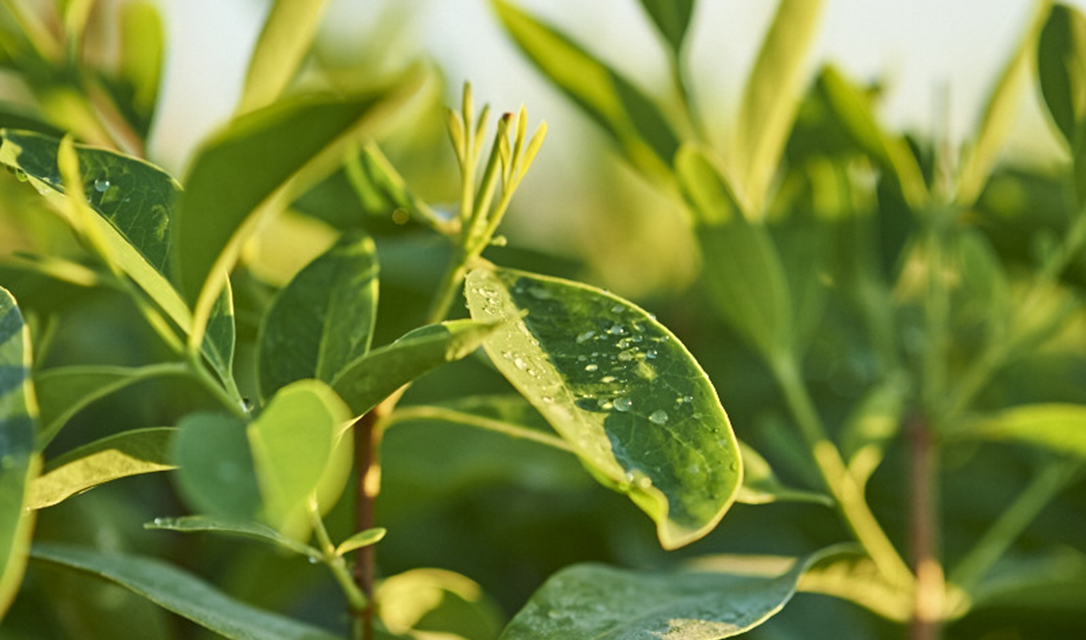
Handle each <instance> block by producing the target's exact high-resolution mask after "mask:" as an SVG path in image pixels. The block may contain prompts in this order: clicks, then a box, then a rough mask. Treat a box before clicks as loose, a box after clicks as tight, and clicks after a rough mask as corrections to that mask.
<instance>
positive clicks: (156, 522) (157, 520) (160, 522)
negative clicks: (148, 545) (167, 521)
mask: <svg viewBox="0 0 1086 640" xmlns="http://www.w3.org/2000/svg"><path fill="white" fill-rule="evenodd" d="M154 522H155V526H156V527H157V526H160V525H161V524H162V518H155V520H154Z"/></svg>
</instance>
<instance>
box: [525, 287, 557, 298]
mask: <svg viewBox="0 0 1086 640" xmlns="http://www.w3.org/2000/svg"><path fill="white" fill-rule="evenodd" d="M528 294H529V295H531V296H532V297H533V298H535V299H536V300H550V299H551V298H553V297H554V292H552V291H551V290H550V289H547V288H545V287H530V288H529V289H528Z"/></svg>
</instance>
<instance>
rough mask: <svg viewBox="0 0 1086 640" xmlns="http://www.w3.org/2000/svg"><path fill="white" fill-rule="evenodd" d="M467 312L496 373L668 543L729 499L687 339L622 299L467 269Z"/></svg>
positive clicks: (722, 457) (727, 458) (725, 442)
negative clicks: (490, 327)
mask: <svg viewBox="0 0 1086 640" xmlns="http://www.w3.org/2000/svg"><path fill="white" fill-rule="evenodd" d="M465 290H466V292H467V297H468V306H469V308H470V309H471V313H472V316H473V317H475V318H476V319H478V320H482V321H488V322H500V323H501V326H500V327H499V329H498V330H497V331H495V332H494V334H493V335H491V336H490V337H488V338H487V339H486V341H485V343H484V346H485V348H486V351H487V354H488V355H489V356H490V359H491V360H492V361H493V362H494V364H495V366H497V368H498V370H499V371H501V372H502V374H503V375H504V376H505V377H506V378H507V379H508V380H509V381H510V382H511V383H512V384H513V386H514V387H516V388H517V390H518V391H519V392H520V393H521V395H523V396H524V397H525V398H527V399H528V401H529V402H531V403H532V405H533V406H534V407H535V408H536V410H537V411H539V412H540V413H541V414H542V415H543V416H544V417H545V418H546V419H547V421H548V422H550V423H551V426H553V427H554V429H555V431H557V432H558V433H559V435H561V436H562V438H563V439H565V440H566V442H567V443H568V444H569V445H570V446H571V447H572V449H573V451H574V452H575V453H576V454H577V456H578V457H580V458H581V460H582V461H583V463H584V464H585V466H586V467H587V468H588V469H589V470H590V471H591V472H592V473H593V474H594V475H595V476H596V477H597V478H598V479H599V480H600V481H601V482H602V483H603V484H604V485H606V486H608V487H610V488H613V489H615V490H617V491H619V492H622V493H625V494H626V495H628V496H629V497H630V499H631V500H633V501H634V503H635V504H637V505H638V506H639V507H640V508H641V509H642V510H643V511H645V512H646V513H647V514H648V515H649V517H651V518H652V519H653V521H654V522H655V523H656V526H657V535H658V537H659V539H660V543H661V544H662V545H663V546H664V547H665V548H667V549H673V548H676V547H680V546H683V545H685V544H688V543H690V542H693V541H694V540H697V539H698V538H700V537H702V536H704V535H705V534H706V533H708V532H709V531H710V530H712V528H713V527H714V526H716V524H717V523H718V522H719V521H720V519H721V518H722V517H723V516H724V512H725V511H727V509H728V508H729V507H730V506H731V504H732V502H733V501H734V500H735V494H736V492H737V491H738V489H739V485H740V481H741V478H742V468H741V460H740V457H739V449H738V445H737V444H736V440H735V435H734V434H733V433H732V430H731V424H730V423H729V422H728V416H727V415H726V414H725V413H724V409H723V407H721V406H720V400H718V399H717V395H716V391H715V389H713V386H712V384H711V383H710V382H709V379H708V378H707V377H706V375H705V373H704V372H703V371H702V370H701V367H700V366H699V365H698V363H697V362H696V361H695V360H694V358H693V356H691V355H690V353H689V352H688V351H687V350H686V348H685V347H684V346H683V345H682V344H681V343H680V342H679V341H678V339H676V338H675V337H674V336H673V335H672V334H671V332H669V331H668V330H667V329H666V328H665V327H664V326H663V325H661V324H660V323H658V322H656V320H654V319H653V318H652V317H651V316H650V315H649V314H648V313H646V312H645V311H643V310H642V309H640V308H638V307H636V306H634V305H633V304H631V303H630V302H627V301H626V300H623V299H621V298H618V297H617V296H614V295H611V294H608V293H606V292H604V291H601V290H599V289H596V288H594V287H590V286H587V285H583V284H579V283H574V282H570V281H565V280H558V279H555V278H547V277H544V276H537V275H533V274H528V273H524V272H518V271H511V270H500V269H496V270H489V269H476V270H475V271H473V272H471V273H470V274H468V278H467V283H466V285H465Z"/></svg>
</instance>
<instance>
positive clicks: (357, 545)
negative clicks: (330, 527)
mask: <svg viewBox="0 0 1086 640" xmlns="http://www.w3.org/2000/svg"><path fill="white" fill-rule="evenodd" d="M386 533H388V531H387V530H386V529H385V528H383V527H374V528H373V529H366V530H365V531H359V532H358V533H356V534H354V535H353V536H351V537H350V538H347V539H346V540H344V541H343V542H341V543H339V546H338V547H336V555H340V556H342V555H344V554H347V553H350V552H352V551H354V550H355V549H361V548H362V547H368V546H370V545H371V544H377V543H378V542H380V541H381V540H383V539H384V537H385V534H386Z"/></svg>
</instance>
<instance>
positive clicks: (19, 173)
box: [15, 169, 30, 182]
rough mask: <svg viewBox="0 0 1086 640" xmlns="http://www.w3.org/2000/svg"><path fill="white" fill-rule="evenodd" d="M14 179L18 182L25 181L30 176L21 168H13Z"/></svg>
mask: <svg viewBox="0 0 1086 640" xmlns="http://www.w3.org/2000/svg"><path fill="white" fill-rule="evenodd" d="M15 179H16V180H18V181H19V182H26V181H27V180H29V179H30V178H29V177H28V176H27V175H26V172H25V171H23V170H22V169H16V170H15Z"/></svg>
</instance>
